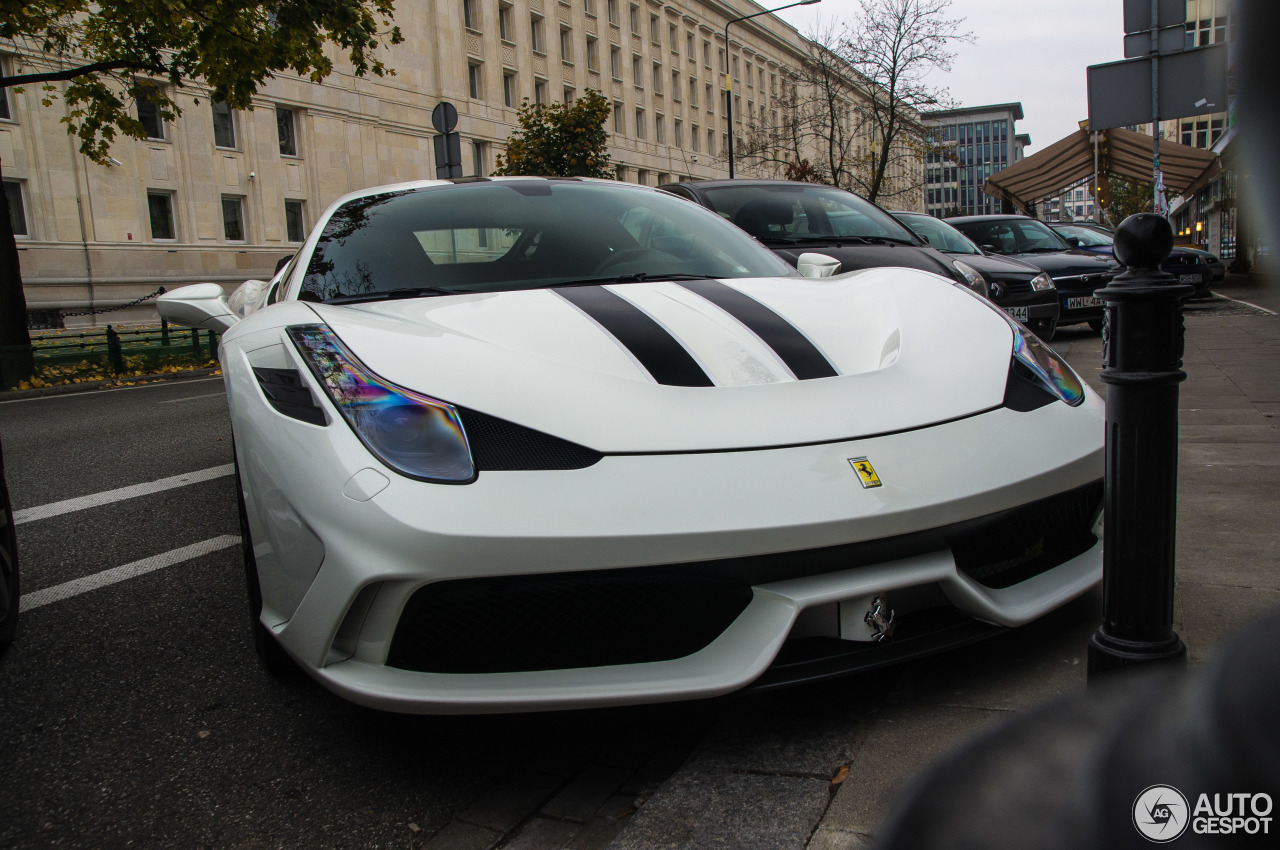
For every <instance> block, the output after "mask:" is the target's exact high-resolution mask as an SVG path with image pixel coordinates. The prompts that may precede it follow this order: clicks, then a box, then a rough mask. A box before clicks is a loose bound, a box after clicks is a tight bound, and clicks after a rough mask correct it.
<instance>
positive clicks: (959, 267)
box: [951, 260, 987, 298]
mask: <svg viewBox="0 0 1280 850" xmlns="http://www.w3.org/2000/svg"><path fill="white" fill-rule="evenodd" d="M951 265H953V266H955V267H956V271H958V272H960V276H961V277H963V278H964V280H965V286H968V287H969V288H970V289H972V290H973V291H974V292H976V293H978V294H979V295H981V296H982V297H983V298H986V297H987V281H986V279H985V278H984V277H983V276H982V275H981V274H979V273H978V270H977V269H975V268H974V267H973V266H971V265H969V264H968V263H962V262H961V261H959V260H952V261H951Z"/></svg>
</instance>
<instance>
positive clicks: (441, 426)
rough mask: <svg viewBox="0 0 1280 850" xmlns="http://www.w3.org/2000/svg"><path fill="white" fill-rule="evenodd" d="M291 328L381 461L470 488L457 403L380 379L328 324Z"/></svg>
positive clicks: (307, 357)
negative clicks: (447, 401)
mask: <svg viewBox="0 0 1280 850" xmlns="http://www.w3.org/2000/svg"><path fill="white" fill-rule="evenodd" d="M288 330H289V338H290V339H292V340H293V343H294V345H296V346H297V347H298V351H299V352H301V353H302V356H303V359H304V360H306V361H307V365H308V366H310V367H311V372H312V374H314V375H315V376H316V380H318V381H319V382H320V384H321V386H323V387H324V388H325V391H326V392H328V394H329V398H330V399H332V400H333V403H334V406H335V407H337V408H338V412H340V413H341V414H342V417H343V418H344V419H346V420H347V424H348V425H350V426H351V430H353V431H355V433H356V436H357V437H359V438H360V441H361V442H362V443H364V445H365V447H366V448H368V449H369V451H371V452H373V454H374V455H375V456H377V457H378V459H379V460H381V461H382V462H383V463H385V464H386V465H387V466H389V467H391V468H392V469H394V470H395V471H397V472H399V473H401V474H403V475H407V476H409V477H410V478H418V479H422V480H424V481H438V482H444V483H453V484H465V483H467V482H469V481H471V480H473V479H474V478H475V474H476V472H475V464H474V462H473V461H472V459H471V448H470V446H468V444H467V435H466V433H465V432H464V431H463V429H462V420H461V419H459V418H458V411H457V410H456V409H454V407H453V405H451V404H446V403H445V402H443V401H437V400H436V399H433V398H429V397H427V396H424V395H421V394H419V393H415V392H413V391H412V390H407V389H404V388H403V387H397V386H395V385H394V384H392V383H390V382H388V381H386V380H384V379H382V378H380V377H378V376H377V375H375V374H374V373H373V372H371V371H370V370H369V368H368V367H366V366H365V365H364V364H363V363H361V362H360V361H359V360H358V359H356V357H355V355H354V354H352V353H351V352H350V351H349V350H348V349H347V347H346V346H345V345H343V343H342V340H340V339H338V336H337V334H335V333H334V332H333V331H332V330H330V329H329V328H328V327H326V326H325V325H296V326H294V327H291V328H289V329H288Z"/></svg>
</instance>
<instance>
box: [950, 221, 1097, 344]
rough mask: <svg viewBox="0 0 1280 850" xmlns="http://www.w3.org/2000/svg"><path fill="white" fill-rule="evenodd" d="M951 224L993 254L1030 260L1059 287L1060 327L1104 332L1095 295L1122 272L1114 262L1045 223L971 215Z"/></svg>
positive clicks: (1029, 261)
mask: <svg viewBox="0 0 1280 850" xmlns="http://www.w3.org/2000/svg"><path fill="white" fill-rule="evenodd" d="M946 221H947V222H948V223H950V224H953V225H955V227H956V229H957V230H959V231H960V232H961V233H963V234H964V235H965V236H968V237H969V238H970V239H972V240H973V241H974V242H975V243H976V244H977V245H978V247H979V248H981V249H982V250H983V251H985V252H987V253H991V254H1000V255H1001V256H1004V257H1013V258H1014V259H1018V260H1024V261H1025V262H1028V263H1031V264H1032V265H1033V266H1036V267H1037V268H1039V269H1041V270H1043V271H1044V272H1046V273H1047V274H1048V275H1049V277H1051V278H1053V285H1054V286H1056V287H1057V288H1058V304H1059V305H1060V306H1061V308H1062V310H1061V312H1060V313H1059V314H1058V324H1059V325H1075V324H1080V323H1081V322H1087V323H1088V324H1089V327H1091V328H1093V329H1094V330H1102V315H1103V303H1102V299H1101V298H1099V297H1098V296H1097V295H1095V294H1094V293H1095V292H1097V291H1098V290H1099V289H1101V288H1102V287H1104V286H1106V285H1107V283H1109V282H1110V280H1111V278H1113V277H1115V276H1116V274H1117V273H1118V272H1119V271H1120V264H1119V263H1117V262H1116V261H1115V259H1114V258H1111V257H1100V256H1098V255H1096V254H1090V253H1088V252H1087V251H1081V250H1080V249H1079V248H1073V247H1072V246H1071V245H1069V244H1067V241H1066V240H1065V239H1063V238H1062V237H1061V236H1059V235H1058V234H1057V233H1054V232H1053V230H1052V229H1050V227H1049V226H1048V225H1046V224H1045V223H1044V222H1042V221H1039V220H1037V219H1034V218H1030V217H1028V216H1025V215H969V216H960V217H958V218H948V219H946Z"/></svg>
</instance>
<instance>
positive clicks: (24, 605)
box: [18, 534, 240, 612]
mask: <svg viewBox="0 0 1280 850" xmlns="http://www.w3.org/2000/svg"><path fill="white" fill-rule="evenodd" d="M239 544H240V538H239V536H237V535H235V534H223V535H222V536H220V537H213V538H210V539H209V540H203V541H201V542H199V543H193V544H191V545H190V546H183V547H182V548H181V549H174V550H172V551H169V552H164V553H162V554H160V555H152V556H151V557H150V558H143V559H142V560H141V561H134V562H133V563H132V564H125V565H124V566H123V567H112V568H111V569H109V570H103V571H102V572H100V573H94V574H93V575H89V576H84V577H83V578H77V579H72V580H71V581H66V582H63V583H62V584H55V585H54V586H53V587H46V588H44V589H43V590H37V591H35V592H34V593H25V594H23V596H22V599H21V600H20V601H19V603H18V604H19V608H18V610H19V611H23V612H26V611H30V610H31V609H33V608H39V607H41V606H43V605H48V604H49V603H51V602H60V601H62V600H63V599H69V598H70V597H72V596H79V595H80V594H81V593H88V592H89V591H90V590H97V589H98V588H100V587H106V586H107V585H111V584H116V583H118V582H122V581H125V580H127V579H131V578H137V577H138V576H140V575H145V574H146V573H150V572H154V571H156V570H161V569H164V568H165V567H171V566H173V565H174V564H180V563H182V562H183V561H190V560H191V559H192V558H199V557H200V556H201V555H208V554H209V553H210V552H217V551H220V550H222V549H226V548H228V547H230V546H238V545H239Z"/></svg>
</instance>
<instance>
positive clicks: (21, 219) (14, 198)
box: [4, 180, 30, 236]
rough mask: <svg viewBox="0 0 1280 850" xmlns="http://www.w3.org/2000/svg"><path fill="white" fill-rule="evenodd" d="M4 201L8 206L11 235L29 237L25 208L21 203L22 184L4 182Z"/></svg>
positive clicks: (9, 181)
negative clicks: (11, 226) (11, 227)
mask: <svg viewBox="0 0 1280 850" xmlns="http://www.w3.org/2000/svg"><path fill="white" fill-rule="evenodd" d="M4 199H5V202H6V203H8V205H9V220H10V221H12V222H13V235H14V236H29V235H30V234H29V233H28V231H27V208H26V206H25V205H24V204H23V203H22V184H21V183H19V182H18V181H17V180H5V181H4Z"/></svg>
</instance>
